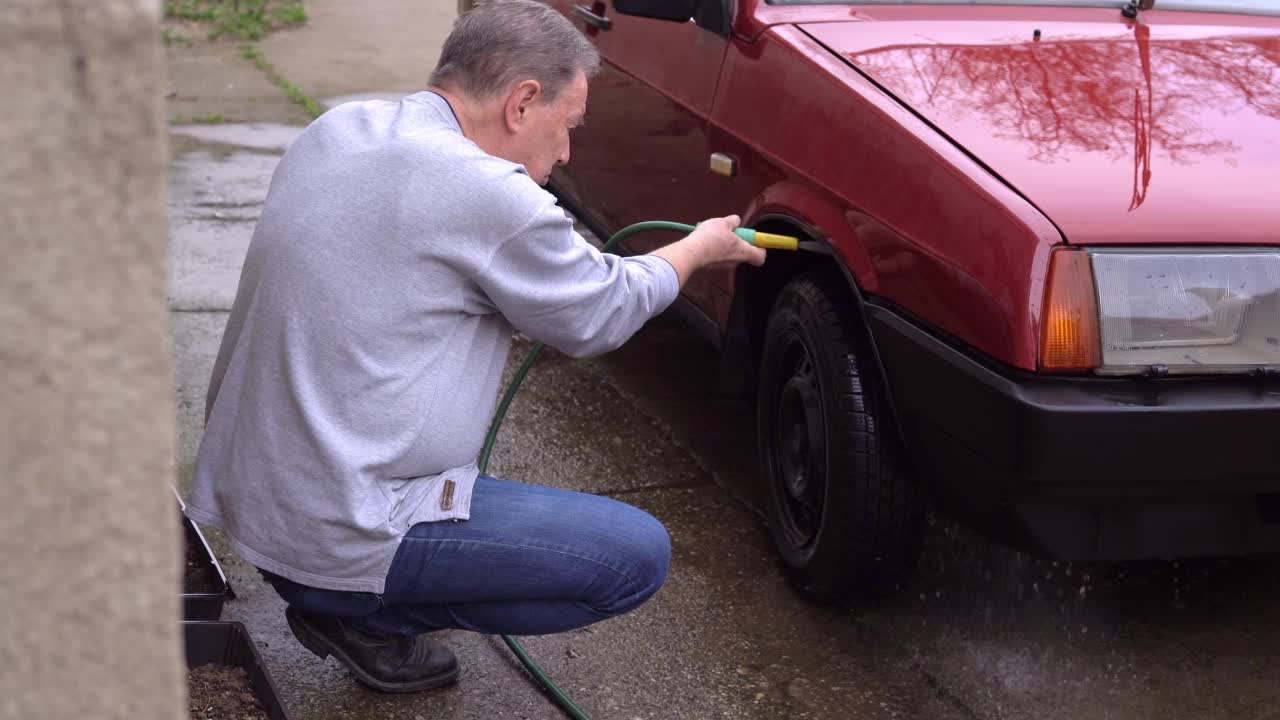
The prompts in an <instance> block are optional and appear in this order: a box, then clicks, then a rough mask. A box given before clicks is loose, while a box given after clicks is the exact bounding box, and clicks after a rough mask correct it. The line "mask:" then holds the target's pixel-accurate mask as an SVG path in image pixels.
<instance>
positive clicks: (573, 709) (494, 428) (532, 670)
mask: <svg viewBox="0 0 1280 720" xmlns="http://www.w3.org/2000/svg"><path fill="white" fill-rule="evenodd" d="M650 230H672V231H675V232H685V233H688V232H693V230H694V226H692V225H686V224H684V223H677V222H666V221H662V220H654V221H650V222H641V223H636V224H634V225H628V226H627V227H624V228H622V229H621V230H619V231H618V232H616V233H614V234H613V237H611V238H609V240H608V242H606V243H605V244H604V246H603V247H602V248H601V252H609V250H610V249H612V248H613V247H614V246H615V245H617V244H618V243H619V242H620V241H621V240H623V239H624V238H626V237H629V236H631V235H634V234H636V233H639V232H646V231H650ZM734 233H735V234H736V235H737V236H738V237H740V238H742V239H743V240H745V241H746V242H749V243H751V244H752V245H755V246H757V247H763V248H769V249H773V250H796V249H797V248H798V246H799V245H800V243H799V239H798V238H794V237H789V236H786V235H773V234H770V233H762V232H758V231H756V230H752V229H751V228H738V229H736V230H734ZM541 351H542V343H541V342H535V343H534V344H533V347H532V348H530V349H529V354H528V355H526V356H525V358H524V362H522V363H520V367H519V368H518V369H517V370H516V374H515V375H514V376H512V378H511V384H509V385H507V391H506V392H505V393H503V395H502V401H501V402H500V403H498V409H497V410H496V411H494V414H493V421H492V422H491V423H489V432H488V433H487V434H486V435H485V438H484V446H483V447H481V449H480V459H479V461H478V462H477V466H478V467H479V468H480V472H481V473H484V472H485V471H486V470H487V469H488V467H489V455H490V454H491V453H492V452H493V443H494V441H495V440H496V439H497V437H498V428H499V427H501V426H502V420H503V418H505V417H506V416H507V409H508V408H509V407H510V406H511V400H512V399H513V398H514V397H515V395H516V391H517V390H519V389H520V383H522V382H524V377H525V375H528V374H529V368H531V367H533V361H534V360H536V359H537V358H538V353H540V352H541ZM502 641H503V642H505V643H506V644H507V647H509V648H511V652H513V653H515V656H516V657H517V658H518V659H519V660H520V663H521V664H522V665H524V667H525V669H526V670H528V671H529V674H530V675H532V676H533V678H534V680H536V681H537V682H538V684H539V685H541V686H542V687H543V689H545V690H546V691H547V693H548V694H550V695H551V698H552V699H553V700H555V703H556V705H559V706H560V709H561V710H563V711H564V712H565V714H566V715H568V716H569V717H571V718H573V720H590V718H588V717H587V714H586V713H585V712H583V711H582V709H581V708H579V707H578V706H577V705H575V704H574V703H573V700H571V699H569V696H568V695H566V694H565V692H564V691H563V690H561V689H560V688H559V687H557V686H556V684H555V683H554V682H553V681H552V680H551V678H550V677H547V674H546V673H545V672H543V670H542V668H540V667H538V663H536V662H534V660H533V658H532V657H530V656H529V653H528V652H526V651H525V649H524V647H523V646H521V645H520V641H518V640H516V639H515V638H513V637H511V636H510V635H503V636H502Z"/></svg>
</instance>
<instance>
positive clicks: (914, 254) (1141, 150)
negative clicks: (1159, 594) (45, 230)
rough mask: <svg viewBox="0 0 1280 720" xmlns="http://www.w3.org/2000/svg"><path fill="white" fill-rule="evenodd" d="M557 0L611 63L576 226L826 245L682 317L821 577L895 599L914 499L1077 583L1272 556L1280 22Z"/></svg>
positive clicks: (797, 557)
mask: <svg viewBox="0 0 1280 720" xmlns="http://www.w3.org/2000/svg"><path fill="white" fill-rule="evenodd" d="M548 1H549V2H550V3H551V4H552V5H553V6H555V7H557V8H558V9H559V10H561V11H562V12H563V13H565V14H566V15H567V16H568V17H570V18H572V19H573V20H574V21H575V22H577V23H579V25H580V27H582V28H583V30H584V32H585V33H586V34H587V35H588V36H590V37H591V38H592V39H593V40H594V42H595V43H596V45H597V47H598V48H599V50H600V53H601V55H602V57H603V59H604V68H603V70H602V71H601V73H600V75H599V76H598V77H597V78H596V79H595V81H594V82H593V83H592V86H591V97H590V111H589V113H588V116H589V122H588V123H587V125H586V126H585V127H584V128H582V129H581V130H578V131H576V134H575V136H574V145H573V157H572V162H571V163H570V164H569V165H568V166H566V167H564V168H560V169H559V170H557V172H556V173H555V175H554V176H553V180H552V183H553V187H554V189H555V190H556V192H557V193H558V194H559V195H560V197H561V198H562V200H563V201H564V203H565V205H566V206H568V207H569V208H571V209H573V210H574V211H576V212H577V213H578V214H579V216H580V217H581V218H582V219H583V220H584V221H585V222H586V223H587V224H588V225H589V226H592V227H593V228H594V229H595V230H596V231H597V232H598V233H599V234H601V235H602V236H607V235H608V234H609V233H611V232H613V231H615V230H617V229H619V228H621V227H623V226H625V225H627V224H630V223H632V222H637V221H640V220H649V219H662V220H678V221H686V222H689V221H697V220H699V219H702V218H705V217H709V216H712V215H724V214H729V213H738V214H740V215H742V217H743V219H744V224H745V225H749V226H753V227H756V228H760V229H764V230H771V231H774V232H781V233H787V234H795V235H799V236H802V237H804V238H806V239H812V240H818V241H820V243H822V245H823V246H824V247H825V248H827V250H828V252H825V253H810V252H806V253H798V254H786V253H783V252H778V251H775V252H773V253H771V255H770V257H769V260H768V262H767V263H766V264H765V266H764V267H763V268H760V269H740V270H738V271H735V272H729V271H724V272H721V273H718V274H717V273H707V274H704V275H702V276H700V277H697V278H695V282H692V283H691V284H690V285H689V287H688V288H687V290H686V295H685V297H684V299H683V300H684V302H683V305H684V306H685V309H686V310H689V311H690V312H689V315H690V316H691V317H692V318H693V319H694V321H695V322H696V323H697V324H698V325H699V326H700V327H702V328H704V329H705V331H706V332H707V334H708V335H709V336H710V337H711V338H712V339H713V340H714V341H715V342H717V343H718V344H719V345H720V347H721V348H722V351H723V353H724V355H725V358H726V361H727V362H726V367H727V368H730V369H734V368H736V369H738V370H739V373H738V375H739V376H740V378H741V380H742V382H743V387H744V389H745V390H747V391H749V392H750V393H751V394H752V395H754V398H755V403H756V407H757V413H758V427H759V447H760V466H761V470H762V473H763V475H764V481H765V482H766V484H767V486H768V493H767V495H768V497H769V502H768V504H767V516H768V520H769V525H770V528H771V530H772V532H773V535H774V538H775V540H776V543H777V546H778V549H779V551H780V553H781V555H782V557H783V559H784V560H785V562H786V563H787V565H788V566H790V567H791V568H792V569H793V570H794V571H795V574H796V576H797V577H798V579H799V580H800V581H801V584H802V585H803V586H804V587H806V588H808V589H809V590H811V591H813V592H815V593H817V594H821V595H842V594H846V593H849V592H851V591H861V590H865V591H872V592H874V591H878V590H884V589H888V588H891V587H893V586H894V585H895V584H896V583H897V582H898V581H900V580H901V579H902V578H903V576H904V575H905V574H906V573H908V572H909V571H910V569H911V567H912V565H913V563H914V561H915V558H916V555H917V554H918V546H919V539H920V534H921V517H922V515H923V511H922V508H923V505H924V503H925V502H926V500H928V501H932V502H934V503H936V504H937V505H938V506H939V507H940V508H943V509H945V510H948V511H950V512H951V513H953V514H956V515H959V516H961V517H962V518H965V519H967V520H968V521H969V522H970V523H972V524H974V525H976V526H977V527H979V528H981V529H984V530H985V531H987V532H988V533H990V534H993V535H995V536H997V537H999V538H1002V539H1005V540H1006V541H1008V542H1011V543H1015V544H1018V545H1020V546H1022V547H1028V548H1031V549H1035V550H1038V551H1041V552H1044V553H1047V554H1049V555H1051V556H1054V557H1058V558H1062V559H1067V560H1076V561H1095V560H1113V559H1127V558H1143V557H1156V556H1187V555H1210V554H1231V553H1241V552H1258V551H1273V550H1276V549H1280V3H1274V2H1270V1H1267V0H1198V1H1197V0H1156V2H1155V3H1154V4H1153V3H1152V1H1151V0H1142V1H1141V2H1135V3H1131V4H1126V2H1125V1H1124V0H1110V1H1098V0H1056V1H1054V0H1024V1H1023V2H1017V0H1004V1H1003V2H987V3H983V2H981V0H979V1H978V2H974V1H973V0H935V2H933V3H931V4H928V5H924V4H918V3H915V2H906V1H901V2H892V1H889V0H878V1H875V2H863V3H857V4H841V3H838V2H836V3H823V4H812V3H809V2H805V0H775V1H774V2H772V3H770V2H766V1H765V0H738V1H737V2H733V1H732V0H612V6H610V4H609V3H606V2H604V1H603V0H596V1H595V2H594V4H590V5H587V4H574V2H573V0H548ZM1153 5H1154V6H1153ZM667 240H668V238H659V237H646V238H643V239H642V240H640V241H637V242H636V243H634V244H633V245H632V247H631V248H630V249H631V250H633V251H638V252H643V251H646V250H648V249H650V248H651V247H652V246H653V245H656V244H658V243H660V242H666V241H667Z"/></svg>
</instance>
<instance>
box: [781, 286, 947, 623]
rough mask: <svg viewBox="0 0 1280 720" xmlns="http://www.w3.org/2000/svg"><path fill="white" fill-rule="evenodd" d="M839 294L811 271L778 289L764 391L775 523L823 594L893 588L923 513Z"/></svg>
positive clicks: (916, 540) (908, 565)
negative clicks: (902, 463) (827, 287)
mask: <svg viewBox="0 0 1280 720" xmlns="http://www.w3.org/2000/svg"><path fill="white" fill-rule="evenodd" d="M835 297H836V296H835V295H834V294H833V293H831V292H830V291H828V290H827V289H826V288H825V287H824V286H823V284H822V283H821V282H820V281H819V279H818V278H817V277H814V276H802V277H799V278H797V279H795V280H792V281H791V282H790V283H789V284H787V285H786V286H785V287H784V288H783V289H782V291H781V292H780V293H779V294H778V297H777V300H776V301H775V303H774V306H773V310H772V312H771V313H770V315H769V323H768V327H767V329H766V331H765V338H764V348H763V357H762V361H761V372H760V387H759V393H758V397H757V401H758V402H757V430H758V440H759V446H760V461H761V465H762V468H763V473H764V480H765V482H766V484H767V485H768V501H767V511H766V512H767V516H768V522H769V529H770V531H771V532H772V534H773V539H774V543H775V544H776V545H777V547H778V551H779V553H780V554H781V556H782V559H783V561H784V562H785V563H786V565H787V567H788V568H789V569H790V571H791V572H792V575H793V576H794V578H795V580H796V581H797V583H798V584H799V586H800V587H801V589H802V590H804V591H805V592H807V593H808V594H810V595H812V596H814V597H817V598H820V599H827V600H834V599H841V598H848V597H851V596H855V595H856V596H875V595H881V594H884V593H887V592H890V591H892V590H894V589H895V588H896V587H897V586H898V585H899V583H900V582H901V581H902V579H903V578H904V577H905V576H907V575H908V574H909V573H910V572H911V570H912V569H913V568H914V567H915V563H916V559H917V556H918V554H919V545H920V533H921V519H922V517H923V501H922V497H921V494H920V492H919V489H918V487H917V486H916V483H915V482H914V480H913V479H912V478H911V477H910V475H909V474H908V473H906V472H905V471H904V469H903V468H902V467H901V466H900V464H899V460H898V459H899V458H900V456H901V454H902V453H901V448H899V447H898V446H897V443H896V438H895V437H894V436H893V435H892V433H891V432H890V430H889V424H888V422H886V420H887V416H886V415H885V410H884V408H883V407H882V406H881V405H880V404H879V402H880V401H879V398H878V397H877V394H876V389H877V388H876V385H875V382H874V379H873V378H872V377H871V372H872V369H871V365H869V364H867V363H864V362H863V357H864V356H863V354H862V352H861V351H860V348H859V347H858V344H857V342H856V340H855V338H856V337H857V335H856V333H855V332H853V325H852V323H851V319H850V318H849V317H848V313H846V312H843V311H842V309H841V308H839V307H838V306H837V305H836V303H835V302H834V298H835Z"/></svg>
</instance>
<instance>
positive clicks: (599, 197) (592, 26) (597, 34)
mask: <svg viewBox="0 0 1280 720" xmlns="http://www.w3.org/2000/svg"><path fill="white" fill-rule="evenodd" d="M548 1H549V4H551V5H552V6H553V7H555V8H556V9H557V10H559V11H560V12H561V13H563V14H564V15H566V16H567V17H568V18H569V19H571V20H572V21H573V22H574V23H575V24H576V25H577V26H578V27H580V28H582V29H583V32H585V33H586V35H587V36H588V37H589V38H591V40H592V42H593V43H594V44H595V46H596V48H597V49H598V50H599V52H600V56H601V61H602V62H601V68H600V73H599V75H597V76H596V78H595V79H594V80H593V81H592V83H591V89H590V93H589V95H588V98H587V121H586V124H585V125H584V126H583V127H581V128H578V129H577V130H575V131H574V134H573V140H572V142H573V144H572V154H571V158H570V162H569V165H568V166H566V167H563V168H558V169H557V170H556V173H555V175H554V176H553V184H554V186H555V188H556V190H557V191H558V192H560V193H561V194H562V195H563V196H564V197H565V198H566V200H568V203H569V204H570V205H572V206H573V207H574V208H576V209H577V210H579V211H580V212H581V213H582V214H583V215H585V216H586V217H585V219H586V220H587V221H588V222H589V223H591V224H593V225H595V226H597V227H599V228H602V229H604V230H606V231H607V232H613V231H615V230H618V229H619V228H621V227H623V226H625V225H629V224H631V223H634V222H639V221H641V220H675V221H679V222H687V223H696V222H698V221H701V220H704V219H706V218H707V217H709V216H710V215H714V214H716V213H722V214H727V213H731V212H735V211H736V210H737V209H736V208H732V207H721V205H722V204H723V203H721V202H720V201H719V196H718V192H719V190H720V189H721V186H719V185H718V184H717V183H715V182H714V180H715V179H716V177H715V176H713V175H711V173H710V172H709V171H708V156H709V153H710V150H709V145H708V138H707V131H708V121H709V118H710V115H711V105H712V101H713V99H714V97H715V90H716V82H717V79H718V77H719V74H720V67H721V65H722V63H723V61H724V57H725V52H726V49H727V47H728V44H727V39H728V38H727V36H726V35H725V34H722V33H720V32H717V31H713V30H708V29H706V28H704V27H703V26H702V25H700V24H698V23H695V22H693V21H689V22H671V21H666V20H654V19H650V18H642V17H635V16H630V15H622V14H621V13H617V12H614V10H613V8H612V7H611V3H610V2H608V1H606V0H595V2H591V3H587V2H581V3H580V2H574V0H548ZM708 1H709V2H716V1H717V0H708ZM633 239H634V242H631V243H630V249H632V250H633V251H635V252H647V251H649V250H652V249H653V248H655V247H658V246H660V245H663V244H665V243H667V242H670V241H671V240H672V239H673V238H672V237H671V236H666V237H664V236H662V235H661V234H654V233H651V234H644V235H638V236H635V237H634V238H633ZM685 292H686V294H687V295H688V296H690V298H691V299H693V300H694V302H695V303H697V304H698V305H700V306H702V307H703V309H704V310H705V311H707V312H708V314H712V307H711V306H712V305H714V304H716V301H717V299H718V298H717V293H716V292H715V291H713V290H712V289H711V288H710V287H709V286H708V284H707V283H706V282H705V281H703V282H697V283H694V284H693V285H690V286H687V287H686V289H685Z"/></svg>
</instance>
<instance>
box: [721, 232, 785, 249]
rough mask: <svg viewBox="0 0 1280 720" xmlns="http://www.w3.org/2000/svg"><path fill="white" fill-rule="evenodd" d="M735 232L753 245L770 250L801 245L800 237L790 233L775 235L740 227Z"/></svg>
mask: <svg viewBox="0 0 1280 720" xmlns="http://www.w3.org/2000/svg"><path fill="white" fill-rule="evenodd" d="M733 232H734V233H735V234H737V236H738V237H740V238H742V239H743V240H746V241H747V242H749V243H751V244H752V245H755V246H756V247H760V248H765V249H768V250H795V249H796V248H798V247H799V246H800V238H794V237H791V236H790V235H774V234H773V233H766V232H760V231H758V230H752V229H751V228H738V229H737V230H734V231H733Z"/></svg>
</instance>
